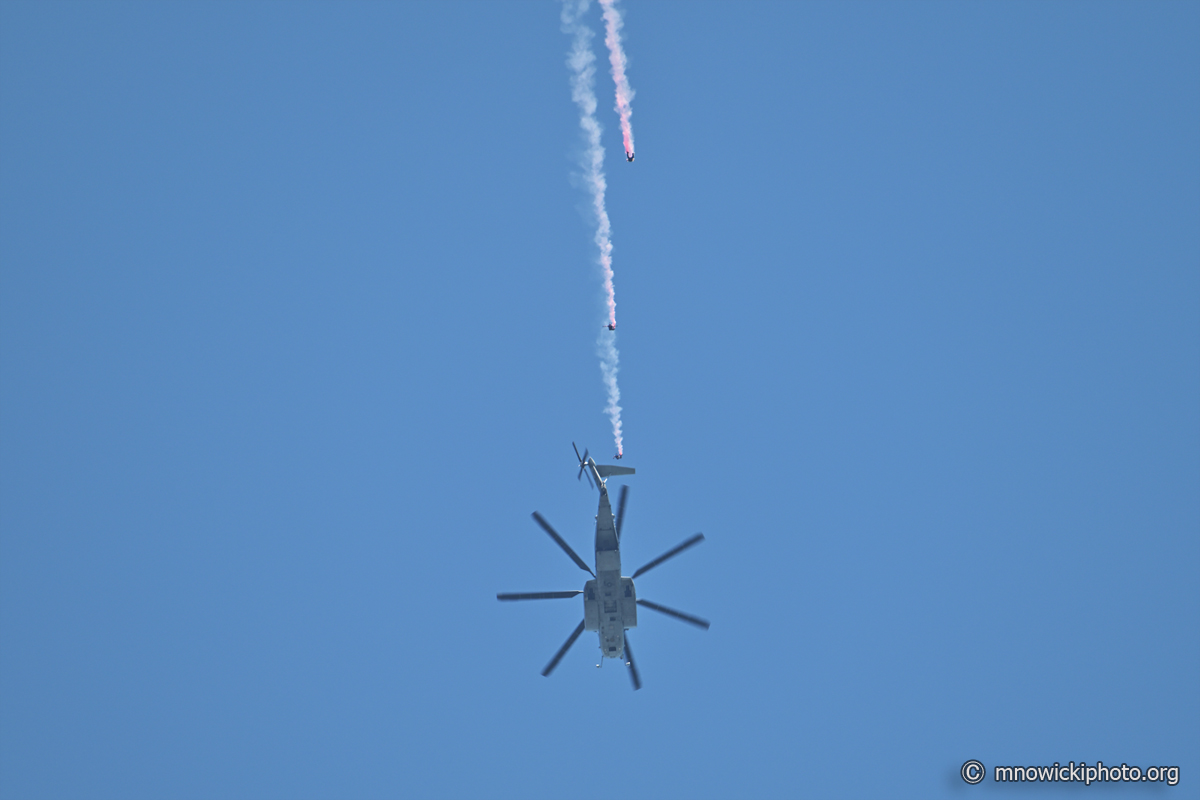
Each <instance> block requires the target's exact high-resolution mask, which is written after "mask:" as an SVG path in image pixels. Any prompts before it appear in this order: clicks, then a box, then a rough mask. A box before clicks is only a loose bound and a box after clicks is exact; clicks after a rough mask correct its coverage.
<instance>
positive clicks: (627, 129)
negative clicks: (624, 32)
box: [600, 0, 633, 161]
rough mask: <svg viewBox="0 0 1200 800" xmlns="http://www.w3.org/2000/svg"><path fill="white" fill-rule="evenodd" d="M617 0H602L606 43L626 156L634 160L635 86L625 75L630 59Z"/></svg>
mask: <svg viewBox="0 0 1200 800" xmlns="http://www.w3.org/2000/svg"><path fill="white" fill-rule="evenodd" d="M616 2H617V0H600V7H601V8H603V9H604V43H605V44H606V45H608V61H609V63H610V64H612V76H613V83H615V84H616V85H617V106H616V108H617V114H618V115H620V117H621V138H622V139H624V140H625V157H626V158H627V159H629V160H630V161H633V123H632V122H630V121H629V118H630V117H632V116H633V107H632V106H631V105H630V103H632V102H633V87H631V86H630V85H629V79H628V78H627V77H625V68H626V67H627V66H628V61H626V59H625V51H624V49H622V47H621V26H622V25H623V24H624V21H623V20H622V19H621V12H620V11H619V10H618V9H617V5H616Z"/></svg>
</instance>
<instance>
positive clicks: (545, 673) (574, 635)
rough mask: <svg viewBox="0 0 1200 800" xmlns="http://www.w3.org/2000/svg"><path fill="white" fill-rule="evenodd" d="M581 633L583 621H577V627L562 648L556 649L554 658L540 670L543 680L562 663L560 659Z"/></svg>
mask: <svg viewBox="0 0 1200 800" xmlns="http://www.w3.org/2000/svg"><path fill="white" fill-rule="evenodd" d="M581 633H583V620H580V621H579V627H578V628H576V629H575V632H574V633H572V634H571V636H570V638H568V639H567V641H566V642H565V643H564V644H563V646H562V647H560V648H558V652H557V653H555V654H554V658H552V659H550V663H549V664H547V665H546V668H545V669H544V670H542V677H543V678H549V677H550V673H551V672H554V668H555V667H557V666H558V662H559V661H562V657H563V656H565V655H566V654H567V651H568V650H570V649H571V645H573V644H575V640H576V639H578V638H579V634H581Z"/></svg>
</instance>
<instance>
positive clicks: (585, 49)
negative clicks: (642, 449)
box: [562, 0, 624, 455]
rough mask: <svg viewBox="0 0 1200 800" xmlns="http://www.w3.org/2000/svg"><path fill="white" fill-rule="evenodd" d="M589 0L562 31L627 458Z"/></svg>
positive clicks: (604, 371) (614, 416)
mask: <svg viewBox="0 0 1200 800" xmlns="http://www.w3.org/2000/svg"><path fill="white" fill-rule="evenodd" d="M587 8H588V0H564V2H563V10H562V26H563V31H564V32H565V33H569V34H571V35H572V37H573V41H572V46H571V54H570V56H569V57H568V58H567V66H569V67H570V68H571V98H572V99H573V100H574V101H575V104H576V105H577V106H579V127H580V128H582V129H583V138H584V152H583V159H582V163H581V165H580V166H581V167H582V168H583V183H584V185H585V187H586V188H587V189H588V191H589V192H590V193H591V195H592V210H593V211H594V212H595V214H596V237H595V241H596V247H597V248H598V249H599V251H600V256H599V259H598V261H599V264H600V271H601V274H602V275H603V277H604V293H605V300H606V301H607V303H608V322H607V325H606V326H605V328H604V330H602V331H601V334H600V339H599V340H598V341H597V343H596V344H597V349H598V351H599V356H600V373H601V375H602V376H603V377H604V385H605V388H606V389H607V390H608V405H606V406H605V408H604V412H605V413H606V414H608V418H609V420H611V422H612V429H613V439H614V440H615V441H616V444H617V454H618V455H622V454H623V453H624V446H623V443H622V436H621V406H620V405H618V403H619V402H620V400H621V391H620V389H618V388H617V362H618V355H617V347H616V338H617V336H616V332H615V329H616V326H617V301H616V292H615V290H614V288H613V271H612V226H611V225H610V223H609V221H608V211H607V210H605V207H604V193H605V191H606V190H607V188H608V184H607V182H606V180H605V178H604V149H603V148H602V147H601V146H600V123H599V122H597V121H596V93H595V91H594V90H593V85H594V82H595V77H596V66H595V62H596V57H595V56H594V55H593V54H592V46H591V41H592V36H593V34H592V29H591V28H589V27H588V26H587V25H586V24H584V23H583V22H582V21H581V19H582V17H583V14H584V12H586V11H587Z"/></svg>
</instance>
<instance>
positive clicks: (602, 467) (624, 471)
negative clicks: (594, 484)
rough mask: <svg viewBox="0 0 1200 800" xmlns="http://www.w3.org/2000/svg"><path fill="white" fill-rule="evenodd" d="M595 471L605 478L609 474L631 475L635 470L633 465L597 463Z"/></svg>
mask: <svg viewBox="0 0 1200 800" xmlns="http://www.w3.org/2000/svg"><path fill="white" fill-rule="evenodd" d="M596 472H599V473H600V477H601V478H607V477H608V476H609V475H632V474H633V473H634V472H635V470H634V468H633V467H613V466H609V465H608V464H597V465H596Z"/></svg>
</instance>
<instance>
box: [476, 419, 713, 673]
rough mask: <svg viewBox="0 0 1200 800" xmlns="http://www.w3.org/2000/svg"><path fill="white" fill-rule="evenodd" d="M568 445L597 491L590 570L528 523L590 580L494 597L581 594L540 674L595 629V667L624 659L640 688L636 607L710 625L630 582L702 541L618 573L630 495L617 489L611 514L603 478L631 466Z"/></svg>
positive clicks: (700, 537) (561, 542)
mask: <svg viewBox="0 0 1200 800" xmlns="http://www.w3.org/2000/svg"><path fill="white" fill-rule="evenodd" d="M571 447H573V448H575V457H576V458H577V459H579V474H578V475H576V476H575V479H576V480H581V479H582V478H583V476H584V474H585V473H586V474H587V476H588V484H589V485H591V486H592V487H593V488H597V489H599V490H600V507H599V510H598V511H597V513H596V570H595V572H593V571H592V569H591V567H589V566H588V565H587V563H586V562H585V561H584V560H583V559H582V558H580V557H579V556H578V554H576V552H575V551H574V550H572V549H571V546H570V545H569V544H567V542H566V540H565V539H563V538H562V536H560V535H559V534H558V532H557V531H556V530H554V528H553V527H552V526H551V525H550V523H549V522H547V521H546V519H545V517H543V516H542V515H541V514H539V513H538V512H536V511H534V512H533V521H534V522H536V523H537V524H538V525H539V526H541V527H542V529H543V530H545V531H546V533H548V534H550V538H551V539H553V540H554V542H555V544H557V545H558V546H559V547H561V548H562V549H563V551H564V552H565V553H566V554H567V555H568V556H570V557H571V560H572V561H574V562H575V565H576V566H578V567H579V568H580V569H581V570H583V571H584V572H586V573H588V574H589V575H591V576H592V579H591V580H589V581H588V582H587V583H585V584H584V587H583V589H576V590H571V591H564V592H512V593H501V594H497V595H496V599H497V600H555V599H566V598H571V597H578V596H579V595H581V594H582V595H583V596H584V598H583V620H582V621H581V622H580V623H579V625H578V627H576V628H575V630H574V632H572V633H571V635H570V636H569V637H567V641H566V642H565V643H563V646H562V647H560V648H559V649H558V652H557V653H555V654H554V657H553V658H551V659H550V663H548V664H547V665H546V667H545V669H543V670H542V675H543V676H544V677H549V676H550V673H552V672H554V668H555V667H557V666H558V662H559V661H561V660H562V658H563V656H565V655H566V654H567V651H568V650H570V649H571V645H573V644H575V640H576V639H578V638H579V636H580V635H581V634H582V633H583V632H584V631H585V630H588V631H596V632H597V634H598V635H599V638H600V652H601V654H602V658H601V661H600V664H597V665H596V666H598V667H599V666H601V665H602V664H603V663H604V659H605V658H618V659H621V660H623V661H624V662H625V666H627V667H629V678H630V680H631V681H632V682H633V689H634V691H637V690H638V689H640V688H642V679H641V676H640V675H639V674H638V669H637V664H636V662H634V660H633V650H632V649H631V648H630V646H629V634H628V633H627V631H628V630H629V629H630V628H636V627H637V611H638V606H641V607H643V608H649V609H651V610H652V611H657V612H659V613H660V614H666V615H667V616H670V617H674V618H675V619H678V620H681V621H683V622H686V623H688V624H690V625H695V626H696V627H698V628H703V629H704V630H708V628H709V624H710V623H709V622H708V620H705V619H701V618H700V617H696V616H692V615H691V614H685V613H684V612H682V611H677V610H675V609H673V608H668V607H666V606H663V605H659V604H658V603H652V602H650V601H649V600H643V599H641V598H639V597H638V596H637V591H636V589H635V588H634V585H633V581H634V579H635V578H637V577H638V576H639V575H642V574H643V573H646V572H649V571H650V570H652V569H654V568H655V567H657V566H658V565H659V564H662V563H663V562H664V561H666V560H667V559H669V558H673V557H674V556H677V555H679V554H680V553H682V552H683V551H684V550H687V549H688V548H689V547H693V546H695V545H697V544H699V543H700V542H702V541H704V534H703V533H697V534H696V535H695V536H692V537H691V538H690V539H688V540H687V541H685V542H683V543H682V544H679V545H677V546H676V547H673V548H671V549H670V550H668V551H667V552H665V553H663V554H662V555H661V556H659V557H658V558H656V559H654V560H653V561H650V562H649V563H647V564H645V565H644V566H642V567H641V568H639V569H638V570H637V571H635V572H634V573H633V575H631V576H629V577H623V576H622V575H621V550H620V547H621V524H622V523H623V522H624V520H625V503H626V501H627V500H628V499H629V487H628V486H622V487H621V497H620V500H619V501H618V502H617V514H616V517H615V518H614V517H613V512H612V505H611V504H610V503H609V499H608V487H607V485H606V484H607V479H608V478H610V477H612V476H614V475H633V474H634V469H633V467H617V466H611V465H607V464H597V463H596V461H595V459H592V458H589V457H588V451H587V449H586V448H585V449H584V451H583V455H582V456H580V455H579V448H578V447H575V443H574V442H572V443H571Z"/></svg>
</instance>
